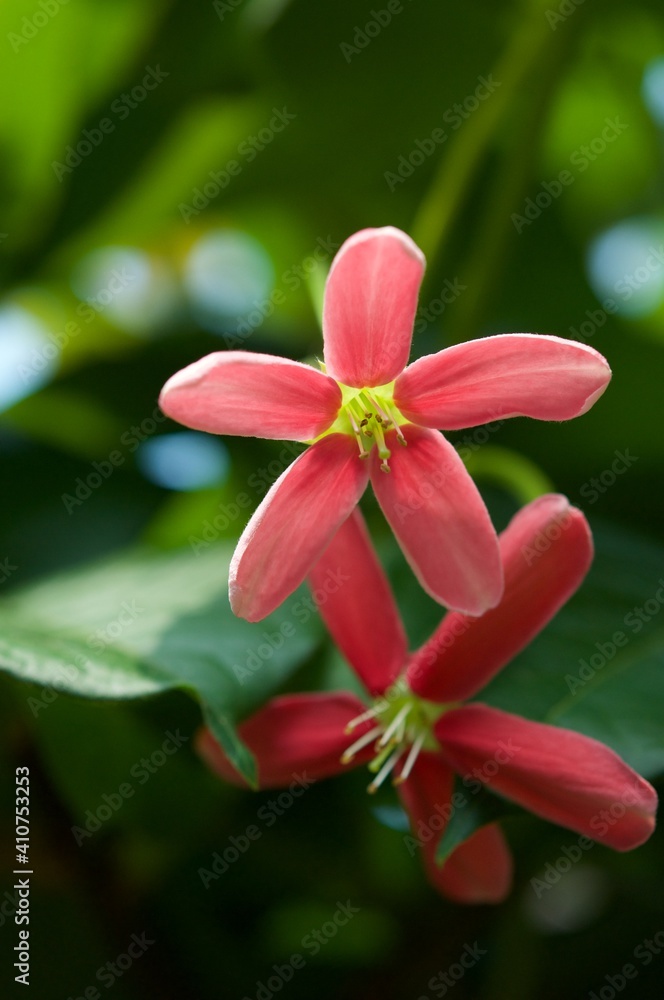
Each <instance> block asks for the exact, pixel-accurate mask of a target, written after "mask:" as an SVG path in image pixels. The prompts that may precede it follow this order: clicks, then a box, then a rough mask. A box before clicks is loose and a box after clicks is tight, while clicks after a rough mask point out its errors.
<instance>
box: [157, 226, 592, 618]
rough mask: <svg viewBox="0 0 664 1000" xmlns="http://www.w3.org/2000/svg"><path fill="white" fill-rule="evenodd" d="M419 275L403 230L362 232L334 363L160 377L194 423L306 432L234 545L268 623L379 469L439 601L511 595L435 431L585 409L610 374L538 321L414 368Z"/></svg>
mask: <svg viewBox="0 0 664 1000" xmlns="http://www.w3.org/2000/svg"><path fill="white" fill-rule="evenodd" d="M423 274H424V257H423V255H422V253H421V252H420V250H419V249H418V248H417V246H416V245H415V244H414V243H413V241H412V240H411V239H410V238H409V237H408V236H406V234H405V233H402V232H401V231H400V230H398V229H394V228H392V227H386V228H383V229H365V230H362V231H361V232H358V233H355V235H354V236H351V237H350V238H349V239H348V240H347V241H346V242H345V243H344V244H343V246H342V247H341V249H340V250H339V252H338V254H337V255H336V257H335V259H334V261H333V263H332V267H331V269H330V273H329V276H328V279H327V285H326V289H325V301H324V309H323V339H324V362H325V363H324V366H323V367H324V371H318V370H317V369H315V368H313V367H310V366H308V365H305V364H300V363H298V362H296V361H289V360H287V359H284V358H277V357H272V356H270V355H266V354H252V353H250V352H247V351H222V352H216V353H214V354H210V355H208V356H207V357H204V358H201V360H200V361H197V362H195V363H194V364H192V365H189V366H188V367H187V368H184V369H183V370H182V371H180V372H178V373H177V374H176V375H174V376H173V377H172V378H171V379H169V381H168V382H167V383H166V385H165V386H164V388H163V390H162V393H161V396H160V404H161V407H162V409H163V411H164V412H165V413H166V414H168V415H169V416H171V417H173V418H174V419H175V420H178V421H180V422H181V423H183V424H186V425H187V426H188V427H193V428H195V429H197V430H203V431H209V432H211V433H215V434H236V435H240V436H256V437H261V438H271V439H278V440H281V439H288V440H294V441H301V442H308V443H310V447H309V448H308V449H307V450H306V451H305V452H303V454H302V455H300V456H299V457H298V458H297V459H296V461H295V462H293V464H292V465H291V466H290V467H289V468H288V469H287V470H286V471H285V472H284V473H283V475H282V476H281V477H280V478H279V479H278V480H277V481H276V482H275V483H274V484H273V486H272V487H271V489H270V490H269V492H268V493H267V495H266V496H265V498H264V500H263V501H262V503H261V504H260V505H259V507H258V509H257V510H256V512H255V513H254V515H253V517H252V518H251V520H250V521H249V524H248V525H247V527H246V528H245V530H244V533H243V534H242V536H241V538H240V540H239V542H238V546H237V549H236V551H235V556H234V558H233V562H232V564H231V573H230V580H229V589H230V600H231V606H232V608H233V611H234V612H235V614H237V615H239V616H241V617H243V618H247V619H248V620H249V621H259V620H260V619H261V618H264V617H265V616H266V615H267V614H269V613H270V612H271V611H273V610H274V609H275V608H276V607H277V606H278V605H279V604H281V603H282V602H283V601H284V600H285V599H286V598H287V597H288V595H289V594H291V593H292V592H293V591H294V590H295V588H296V587H297V586H298V585H299V584H300V583H301V582H302V580H303V579H304V578H305V576H306V574H307V573H308V572H309V570H310V569H311V567H312V566H313V565H314V563H315V562H316V560H317V558H318V557H319V556H320V554H321V553H322V551H323V550H324V549H325V547H326V545H327V544H328V543H329V541H330V540H331V538H332V536H333V535H334V533H335V531H336V530H337V528H338V527H339V526H340V525H341V524H342V523H343V522H344V521H345V520H346V518H347V517H348V515H349V514H350V513H351V511H352V510H353V508H354V507H355V505H356V504H357V502H358V500H359V498H360V496H361V495H362V493H363V491H364V489H365V487H366V485H367V481H368V480H369V478H370V479H371V482H372V484H373V488H374V491H375V493H376V496H377V497H378V502H379V503H380V506H381V507H382V509H383V512H384V514H385V516H386V518H387V520H388V521H389V523H390V525H391V527H392V529H393V531H394V534H395V535H396V537H397V540H398V541H399V544H400V545H401V548H402V549H403V552H404V554H405V556H406V558H407V559H408V561H409V563H410V565H411V567H412V568H413V571H414V572H415V575H416V576H417V578H418V580H419V582H420V584H421V585H422V586H423V587H424V589H425V590H426V591H427V592H428V593H429V594H430V595H431V596H432V597H433V598H434V599H435V600H437V601H439V602H440V603H441V604H445V605H446V606H447V607H450V608H454V609H457V610H459V611H464V612H466V613H467V614H472V615H480V614H482V613H483V612H484V611H486V610H487V609H488V608H492V607H495V605H496V604H497V603H498V601H499V600H500V596H501V593H502V588H503V580H502V572H501V563H500V557H499V551H498V541H497V537H496V533H495V531H494V529H493V526H492V524H491V520H490V518H489V515H488V512H487V510H486V507H485V505H484V503H483V501H482V498H481V497H480V494H479V492H478V490H477V488H476V486H475V484H474V483H473V481H472V479H471V477H470V475H469V474H468V472H467V471H466V469H465V466H464V465H463V462H462V461H461V459H460V457H459V455H458V454H457V452H456V450H455V449H454V448H453V446H452V445H451V444H450V443H449V442H448V441H447V440H446V438H445V437H443V435H442V434H440V433H439V432H438V431H439V430H448V431H454V430H458V429H460V428H463V427H473V426H477V425H479V424H483V423H486V422H488V421H495V420H500V419H504V418H506V417H514V416H529V417H535V418H537V419H540V420H567V419H570V418H571V417H576V416H578V415H579V414H581V413H584V412H585V411H586V410H588V409H589V408H590V407H591V406H592V404H593V403H594V402H595V400H596V399H597V398H598V397H599V396H600V395H601V394H602V392H603V391H604V389H605V388H606V385H607V383H608V381H609V379H610V377H611V372H610V369H609V366H608V365H607V363H606V361H605V360H604V358H603V357H602V356H601V355H600V354H598V353H597V351H595V350H593V349H592V348H591V347H588V346H586V345H583V344H579V343H576V342H574V341H569V340H563V339H561V338H559V337H552V336H544V335H542V336H539V335H533V334H526V333H515V334H503V335H499V336H495V337H486V338H483V339H479V340H472V341H470V342H468V343H465V344H459V345H457V346H454V347H449V348H447V349H445V350H442V351H440V352H438V353H437V354H431V355H427V356H426V357H422V358H420V359H419V360H418V361H415V362H414V363H413V364H411V365H408V367H406V365H407V362H408V356H409V352H410V345H411V337H412V328H413V322H414V318H415V312H416V309H417V297H418V292H419V287H420V283H421V281H422V276H423ZM402 446H405V447H402ZM385 473H387V474H385Z"/></svg>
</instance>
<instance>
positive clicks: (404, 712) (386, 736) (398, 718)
mask: <svg viewBox="0 0 664 1000" xmlns="http://www.w3.org/2000/svg"><path fill="white" fill-rule="evenodd" d="M412 707H413V704H412V702H409V703H408V704H406V705H404V706H403V708H402V709H401V710H400V711H399V712H397V714H396V715H395V716H394V718H393V719H392V721H391V722H390V724H389V726H388V727H387V729H386V730H385V732H384V733H383V735H382V736H381V738H380V739H379V740H378V746H379V747H384V746H385V745H386V744H387V743H388V742H389V740H390V737H391V736H392V734H393V733H395V732H396V731H397V729H398V728H399V726H400V725H401V723H402V722H404V721H405V719H406V718H407V716H408V714H409V712H410V710H411V709H412ZM393 742H394V741H393Z"/></svg>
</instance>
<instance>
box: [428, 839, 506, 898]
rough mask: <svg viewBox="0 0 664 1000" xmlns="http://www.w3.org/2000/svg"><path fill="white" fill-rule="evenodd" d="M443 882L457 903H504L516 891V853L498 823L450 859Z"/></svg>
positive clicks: (441, 876)
mask: <svg viewBox="0 0 664 1000" xmlns="http://www.w3.org/2000/svg"><path fill="white" fill-rule="evenodd" d="M438 870H439V872H440V875H439V880H440V887H441V889H442V891H443V892H444V894H445V895H446V896H447V897H448V899H453V900H455V901H456V902H457V903H502V901H503V900H504V899H505V898H506V897H507V896H508V895H509V892H510V889H511V888H512V875H513V871H514V864H513V861H512V853H511V851H510V849H509V847H508V846H507V841H506V840H505V837H504V835H503V831H502V830H501V829H500V826H498V824H497V823H490V824H489V825H488V826H482V827H480V829H479V830H477V831H476V832H475V833H474V834H472V836H470V837H469V838H468V840H465V841H464V842H463V844H459V846H458V847H457V848H456V850H455V851H453V852H452V854H451V855H450V856H449V858H448V859H447V861H446V862H445V864H444V865H443V868H442V870H441V869H440V868H439V869H438Z"/></svg>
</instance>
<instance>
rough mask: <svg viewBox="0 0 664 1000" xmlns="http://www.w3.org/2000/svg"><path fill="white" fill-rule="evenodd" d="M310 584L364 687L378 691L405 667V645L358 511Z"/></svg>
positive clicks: (338, 535)
mask: <svg viewBox="0 0 664 1000" xmlns="http://www.w3.org/2000/svg"><path fill="white" fill-rule="evenodd" d="M309 583H310V584H311V588H312V590H313V592H314V598H315V599H316V603H317V604H318V607H319V608H320V613H321V617H322V618H323V620H324V622H325V624H326V625H327V627H328V629H329V631H330V633H331V635H332V637H333V639H334V641H335V642H336V644H337V646H338V647H339V649H340V650H341V652H342V653H343V654H344V656H345V657H346V659H347V660H348V662H349V663H350V665H351V667H353V669H354V670H355V672H356V673H357V674H358V676H359V677H360V679H361V681H362V683H363V684H364V686H365V687H366V688H367V690H368V691H369V692H370V693H371V694H373V695H377V694H382V693H383V692H384V691H385V689H386V688H387V687H389V685H390V684H391V683H392V682H393V681H395V680H396V679H397V677H398V675H399V673H400V672H401V670H402V669H403V666H404V664H405V662H406V657H407V653H408V645H407V640H406V633H405V632H404V628H403V625H402V623H401V618H400V616H399V612H398V610H397V606H396V604H395V602H394V597H393V595H392V591H391V590H390V585H389V583H388V580H387V577H386V576H385V573H384V572H383V568H382V566H381V565H380V563H379V562H378V559H377V557H376V553H375V551H374V549H373V546H372V544H371V539H370V538H369V533H368V531H367V528H366V525H365V523H364V520H363V518H362V515H361V514H360V512H359V510H355V511H354V512H353V513H352V514H351V515H350V517H349V518H348V519H347V520H346V521H344V523H343V524H342V525H341V527H340V528H339V530H338V531H337V533H336V535H335V536H334V538H333V539H332V541H331V542H330V544H329V545H328V547H327V548H326V549H325V552H324V553H323V555H322V556H321V558H320V559H319V560H318V562H317V563H316V565H315V566H314V568H313V569H312V571H311V573H310V574H309Z"/></svg>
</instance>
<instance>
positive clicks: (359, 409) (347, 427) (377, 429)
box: [321, 382, 408, 472]
mask: <svg viewBox="0 0 664 1000" xmlns="http://www.w3.org/2000/svg"><path fill="white" fill-rule="evenodd" d="M338 385H339V388H340V389H341V393H342V400H343V401H342V404H341V407H340V409H339V412H338V414H337V418H336V420H335V421H334V423H333V424H332V426H331V427H329V428H328V430H327V431H325V432H324V433H325V434H332V433H339V432H341V433H342V434H353V435H354V437H355V440H356V441H357V446H358V448H359V451H360V458H368V457H369V454H370V452H371V449H372V447H373V446H374V445H375V446H376V448H377V449H378V454H379V456H380V459H381V463H380V467H381V469H382V470H383V472H389V471H390V466H389V459H390V456H391V454H392V452H391V451H390V449H389V448H388V447H387V444H386V442H385V435H386V433H387V432H388V431H389V430H395V431H396V434H397V441H398V442H399V444H401V445H404V446H405V445H406V443H407V442H406V438H405V437H404V434H403V431H402V430H401V426H402V424H406V423H408V421H407V420H406V418H405V417H404V416H403V415H402V414H401V413H400V412H399V410H398V409H397V407H396V406H395V405H394V399H393V395H394V382H390V383H388V384H387V385H379V386H374V387H372V388H370V389H353V388H352V387H350V386H347V385H343V384H342V383H341V382H339V383H338ZM321 436H323V435H321Z"/></svg>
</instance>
